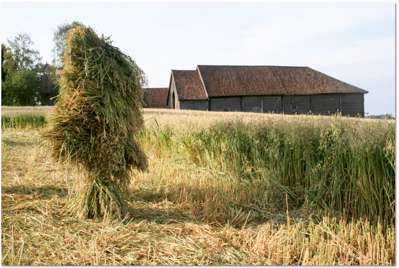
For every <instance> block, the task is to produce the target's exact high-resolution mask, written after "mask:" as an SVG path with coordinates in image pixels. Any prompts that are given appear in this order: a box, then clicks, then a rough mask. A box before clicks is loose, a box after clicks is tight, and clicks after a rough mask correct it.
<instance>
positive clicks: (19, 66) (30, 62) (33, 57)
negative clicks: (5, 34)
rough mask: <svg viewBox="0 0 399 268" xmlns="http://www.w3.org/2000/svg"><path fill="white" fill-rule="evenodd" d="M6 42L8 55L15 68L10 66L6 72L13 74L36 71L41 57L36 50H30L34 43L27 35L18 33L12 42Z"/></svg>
mask: <svg viewBox="0 0 399 268" xmlns="http://www.w3.org/2000/svg"><path fill="white" fill-rule="evenodd" d="M7 42H8V52H9V53H8V55H9V56H10V57H12V59H13V61H15V66H10V69H9V70H8V72H9V73H10V74H11V73H14V72H19V71H21V70H37V67H38V66H37V64H38V63H39V62H40V60H41V59H42V57H40V53H39V51H37V50H33V49H32V48H31V46H32V45H34V44H35V43H34V42H33V41H32V40H31V37H30V35H29V34H27V33H19V34H18V35H17V36H16V37H15V38H14V40H13V41H11V40H7ZM11 67H12V68H11Z"/></svg>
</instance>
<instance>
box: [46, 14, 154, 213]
mask: <svg viewBox="0 0 399 268" xmlns="http://www.w3.org/2000/svg"><path fill="white" fill-rule="evenodd" d="M66 45H67V48H66V50H65V53H64V55H63V61H64V66H63V70H62V73H61V76H60V78H59V84H60V94H59V95H58V96H57V99H56V104H55V106H54V112H53V115H52V116H51V117H50V120H49V121H50V128H49V130H47V131H46V132H44V134H43V135H44V137H45V139H47V140H48V141H49V144H50V147H51V152H52V157H53V158H54V159H56V160H60V161H61V162H62V163H66V164H71V165H72V166H74V167H75V168H77V169H78V170H79V172H80V173H81V174H83V175H84V176H83V177H84V181H83V182H82V181H79V180H78V179H77V178H76V179H75V180H74V181H73V185H74V186H75V187H74V188H75V189H76V190H75V191H76V192H75V193H74V194H75V196H74V199H73V201H72V203H71V204H70V205H71V206H70V208H71V210H72V211H73V212H76V213H77V214H78V216H86V217H89V218H98V217H102V216H103V215H105V214H108V215H112V216H115V217H117V218H120V217H122V216H123V214H124V213H125V212H126V196H127V195H126V194H127V193H128V192H127V191H128V190H127V189H128V184H129V182H130V178H131V174H130V171H131V169H132V168H137V169H139V170H145V169H146V168H147V166H148V163H147V157H146V155H145V154H144V153H143V151H142V150H141V148H140V146H139V145H138V144H137V142H136V141H135V138H134V136H135V134H136V133H137V131H139V130H140V128H142V126H143V117H142V114H141V108H142V106H141V99H142V97H143V94H144V91H143V87H142V86H143V85H144V83H145V75H144V73H143V71H142V70H141V69H140V68H139V67H138V66H137V65H136V63H135V62H134V61H133V60H132V59H131V58H130V57H129V56H128V55H126V54H124V53H123V52H121V51H120V50H119V48H117V47H114V46H112V42H111V41H110V38H109V37H107V38H106V37H104V36H102V37H101V38H99V37H98V36H97V34H96V33H95V32H94V31H93V29H92V28H90V27H86V26H84V25H82V24H81V23H77V22H74V23H73V24H72V27H71V29H70V30H69V31H68V34H67V41H66Z"/></svg>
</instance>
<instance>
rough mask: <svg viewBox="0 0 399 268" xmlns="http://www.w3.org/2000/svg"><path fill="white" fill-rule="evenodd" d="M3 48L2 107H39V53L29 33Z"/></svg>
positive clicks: (19, 35) (21, 34)
mask: <svg viewBox="0 0 399 268" xmlns="http://www.w3.org/2000/svg"><path fill="white" fill-rule="evenodd" d="M7 42H8V45H7V46H6V45H4V44H2V46H1V50H2V51H1V56H2V58H1V61H2V70H1V71H2V72H1V75H2V82H1V85H2V92H1V96H2V101H1V102H2V105H13V106H15V105H37V104H38V100H39V99H38V97H39V87H40V77H39V75H38V70H39V65H40V60H41V57H40V54H39V51H37V50H33V49H32V48H31V46H32V45H33V44H34V43H33V41H32V40H31V38H30V35H29V34H27V33H20V34H18V35H17V36H16V37H15V38H14V40H12V41H11V40H7Z"/></svg>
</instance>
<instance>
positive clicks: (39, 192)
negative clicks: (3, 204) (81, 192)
mask: <svg viewBox="0 0 399 268" xmlns="http://www.w3.org/2000/svg"><path fill="white" fill-rule="evenodd" d="M1 193H2V194H3V193H4V194H21V195H27V196H31V197H33V198H35V199H42V200H48V199H51V198H52V197H54V196H57V197H60V198H65V197H67V195H68V189H67V188H63V187H61V188H60V187H54V186H43V187H25V186H18V187H4V186H2V187H1Z"/></svg>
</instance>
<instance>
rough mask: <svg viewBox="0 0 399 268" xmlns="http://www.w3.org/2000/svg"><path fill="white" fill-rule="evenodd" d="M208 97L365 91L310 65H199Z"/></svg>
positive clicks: (198, 68)
mask: <svg viewBox="0 0 399 268" xmlns="http://www.w3.org/2000/svg"><path fill="white" fill-rule="evenodd" d="M197 70H199V72H200V73H201V77H202V79H203V81H204V84H205V89H206V91H207V93H208V96H209V97H222V96H249V95H254V96H256V95H309V94H325V93H368V92H367V91H365V90H363V89H360V88H358V87H355V86H352V85H350V84H347V83H345V82H342V81H340V80H338V79H335V78H333V77H330V76H328V75H325V74H323V73H321V72H318V71H315V70H313V69H311V68H309V67H282V66H217V65H216V66H215V65H198V67H197Z"/></svg>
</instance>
